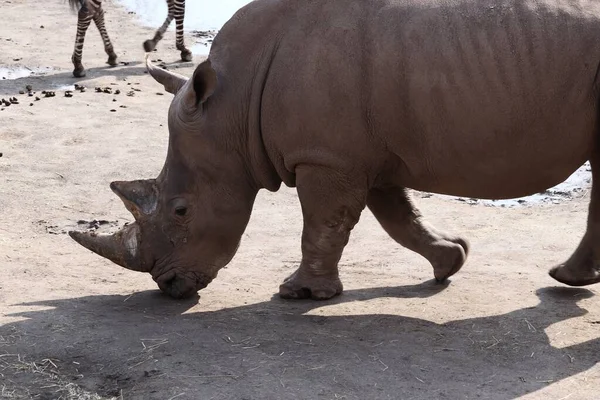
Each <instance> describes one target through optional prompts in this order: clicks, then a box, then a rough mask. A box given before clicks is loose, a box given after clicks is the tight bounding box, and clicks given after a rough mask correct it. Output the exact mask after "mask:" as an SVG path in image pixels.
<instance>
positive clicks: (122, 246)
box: [69, 223, 144, 271]
mask: <svg viewBox="0 0 600 400" xmlns="http://www.w3.org/2000/svg"><path fill="white" fill-rule="evenodd" d="M69 236H71V238H72V239H73V240H75V241H76V242H77V243H79V244H80V245H82V246H83V247H85V248H86V249H88V250H91V251H93V252H94V253H96V254H98V255H100V256H102V257H104V258H108V259H109V260H110V261H112V262H114V263H115V264H117V265H120V266H122V267H124V268H127V269H130V270H133V271H144V269H143V265H142V262H141V259H140V256H139V250H138V249H139V244H140V229H139V227H138V226H137V224H135V223H134V224H131V225H126V226H125V227H123V229H121V230H120V231H118V232H116V233H114V234H112V235H98V234H96V233H90V232H79V231H70V232H69Z"/></svg>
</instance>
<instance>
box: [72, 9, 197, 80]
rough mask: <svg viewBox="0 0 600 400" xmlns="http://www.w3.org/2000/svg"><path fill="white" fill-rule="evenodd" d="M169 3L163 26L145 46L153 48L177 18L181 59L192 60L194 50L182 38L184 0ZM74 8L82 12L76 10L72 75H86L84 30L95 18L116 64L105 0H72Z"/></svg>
mask: <svg viewBox="0 0 600 400" xmlns="http://www.w3.org/2000/svg"><path fill="white" fill-rule="evenodd" d="M166 1H167V7H168V9H169V12H168V15H167V18H166V19H165V22H164V23H163V24H162V26H161V27H160V28H158V30H157V31H156V33H155V34H154V38H152V39H148V40H146V41H145V42H144V50H146V52H151V51H152V50H154V48H155V47H156V45H157V43H158V42H159V41H160V40H161V39H162V38H163V35H164V34H165V31H166V30H167V28H168V27H169V25H170V24H171V21H173V19H175V24H176V39H175V44H176V46H177V50H179V51H180V52H181V59H182V60H183V61H192V52H191V51H190V50H189V49H188V48H187V47H185V43H184V41H183V19H184V16H185V0H166ZM69 4H70V5H71V8H72V9H74V10H76V9H77V8H78V7H79V13H78V14H77V35H76V36H75V49H74V50H73V56H72V57H71V61H72V62H73V67H74V68H75V69H74V70H73V76H74V77H76V78H81V77H84V76H85V68H84V67H83V64H82V63H81V55H82V53H83V41H84V39H85V32H86V31H87V29H88V27H89V26H90V23H91V21H92V20H94V23H95V24H96V27H97V28H98V31H100V36H101V37H102V41H103V42H104V51H105V52H106V54H107V55H108V60H107V61H106V63H107V64H108V65H111V66H115V65H117V54H116V53H115V51H114V49H113V45H112V43H111V41H110V38H109V37H108V32H107V31H106V26H105V25H104V10H103V9H102V0H69Z"/></svg>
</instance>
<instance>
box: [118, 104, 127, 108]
mask: <svg viewBox="0 0 600 400" xmlns="http://www.w3.org/2000/svg"><path fill="white" fill-rule="evenodd" d="M119 107H121V108H127V106H126V105H125V104H121V105H120V106H119Z"/></svg>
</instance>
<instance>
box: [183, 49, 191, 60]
mask: <svg viewBox="0 0 600 400" xmlns="http://www.w3.org/2000/svg"><path fill="white" fill-rule="evenodd" d="M181 61H192V52H191V51H189V50H188V49H185V50H183V51H182V52H181Z"/></svg>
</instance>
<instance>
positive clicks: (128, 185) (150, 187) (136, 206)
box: [110, 179, 158, 220]
mask: <svg viewBox="0 0 600 400" xmlns="http://www.w3.org/2000/svg"><path fill="white" fill-rule="evenodd" d="M110 189H111V190H112V191H113V192H114V193H115V194H116V195H117V196H119V198H120V199H121V200H122V201H123V204H125V207H126V208H127V210H129V212H130V213H131V214H133V217H134V218H135V219H136V220H139V219H140V218H143V217H144V216H147V215H150V214H152V213H153V212H154V211H155V210H156V207H157V205H158V189H157V187H156V180H155V179H145V180H138V181H115V182H111V184H110Z"/></svg>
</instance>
